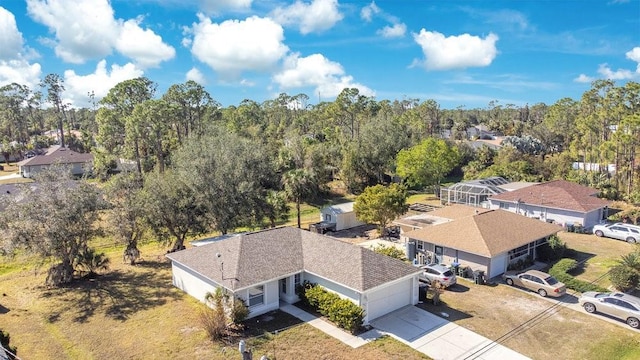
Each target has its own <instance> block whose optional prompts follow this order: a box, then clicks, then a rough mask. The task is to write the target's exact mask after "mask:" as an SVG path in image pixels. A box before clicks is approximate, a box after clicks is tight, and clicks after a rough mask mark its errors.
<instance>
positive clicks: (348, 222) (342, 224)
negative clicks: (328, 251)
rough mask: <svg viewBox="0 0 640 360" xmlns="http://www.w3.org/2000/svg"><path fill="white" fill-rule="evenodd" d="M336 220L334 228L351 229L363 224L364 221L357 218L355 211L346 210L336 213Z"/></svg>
mask: <svg viewBox="0 0 640 360" xmlns="http://www.w3.org/2000/svg"><path fill="white" fill-rule="evenodd" d="M337 217H338V222H337V224H336V230H344V229H351V228H353V227H356V226H360V225H364V224H365V223H364V222H362V221H360V220H358V218H357V217H356V213H355V212H348V213H343V214H339V215H337Z"/></svg>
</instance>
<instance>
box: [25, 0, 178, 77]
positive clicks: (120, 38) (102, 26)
mask: <svg viewBox="0 0 640 360" xmlns="http://www.w3.org/2000/svg"><path fill="white" fill-rule="evenodd" d="M27 12H28V13H29V16H31V18H32V19H34V20H35V21H37V22H39V23H42V24H44V25H46V26H47V27H49V29H50V30H51V31H52V32H53V33H54V34H55V38H56V39H55V41H52V40H49V42H53V44H54V46H55V52H56V55H57V56H58V57H60V58H61V59H62V60H64V61H66V62H69V63H75V64H82V63H84V62H86V61H87V60H89V59H100V58H104V57H105V56H107V55H110V54H111V53H112V52H113V50H114V48H115V49H116V50H117V51H118V52H120V53H122V54H123V55H125V56H127V57H129V58H131V59H133V60H134V61H136V62H137V63H138V65H139V66H142V67H145V66H157V64H159V63H160V62H162V61H165V60H168V59H171V58H173V56H174V55H175V50H174V49H173V48H172V47H171V46H169V45H167V44H165V43H164V42H163V41H162V38H160V36H158V35H157V34H155V33H154V32H153V31H152V30H150V29H146V30H144V29H142V28H141V27H140V21H141V19H136V20H126V21H125V20H123V19H115V18H114V12H113V8H112V7H111V4H110V2H109V0H83V1H76V0H46V1H43V0H27Z"/></svg>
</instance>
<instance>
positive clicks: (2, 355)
mask: <svg viewBox="0 0 640 360" xmlns="http://www.w3.org/2000/svg"><path fill="white" fill-rule="evenodd" d="M0 350H3V351H4V354H0V359H1V360H5V359H6V360H9V359H11V358H10V357H7V356H6V355H7V354H9V355H11V356H13V359H15V360H21V359H20V358H19V357H18V355H16V354H14V353H12V352H11V351H10V350H9V349H7V348H5V347H4V346H2V344H0Z"/></svg>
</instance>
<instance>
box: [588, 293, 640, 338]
mask: <svg viewBox="0 0 640 360" xmlns="http://www.w3.org/2000/svg"><path fill="white" fill-rule="evenodd" d="M578 302H579V303H580V305H582V307H583V308H584V310H585V311H586V312H588V313H594V312H596V311H597V312H599V313H603V314H606V315H609V316H613V317H615V318H618V319H621V320H624V321H626V323H627V325H629V326H631V327H632V328H634V329H638V327H640V320H638V319H640V298H637V297H635V296H631V295H628V294H624V293H619V292H612V293H599V292H595V291H588V292H586V293H584V294H582V296H580V298H579V299H578Z"/></svg>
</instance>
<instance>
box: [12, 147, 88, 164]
mask: <svg viewBox="0 0 640 360" xmlns="http://www.w3.org/2000/svg"><path fill="white" fill-rule="evenodd" d="M91 161H93V154H90V153H78V152H75V151H73V150H70V149H67V148H63V147H60V148H58V149H55V150H54V151H52V152H48V153H47V154H46V155H37V156H34V157H32V158H31V159H26V160H25V161H23V162H20V165H21V166H33V165H53V164H75V163H88V162H91Z"/></svg>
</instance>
